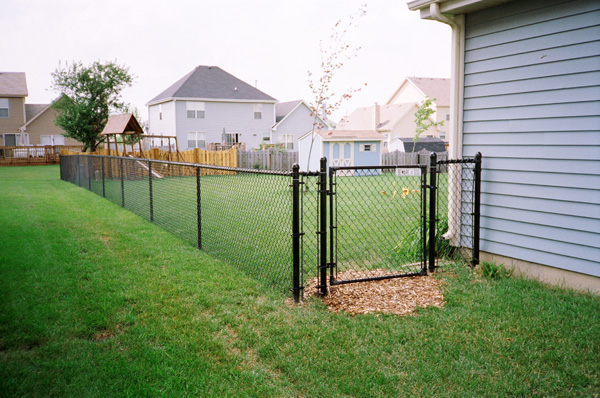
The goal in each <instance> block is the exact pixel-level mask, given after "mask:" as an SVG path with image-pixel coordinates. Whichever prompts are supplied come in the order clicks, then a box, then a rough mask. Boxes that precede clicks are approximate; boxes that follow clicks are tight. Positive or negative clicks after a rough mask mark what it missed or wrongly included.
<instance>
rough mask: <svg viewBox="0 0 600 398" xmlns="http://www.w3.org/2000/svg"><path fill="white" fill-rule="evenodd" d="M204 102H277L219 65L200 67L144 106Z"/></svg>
mask: <svg viewBox="0 0 600 398" xmlns="http://www.w3.org/2000/svg"><path fill="white" fill-rule="evenodd" d="M185 98H188V99H192V98H193V99H205V100H230V101H266V102H276V101H277V100H276V99H275V98H273V97H271V96H269V95H267V94H265V93H263V92H262V91H260V90H259V89H257V88H255V87H252V86H251V85H249V84H248V83H245V82H243V81H242V80H240V79H238V78H237V77H235V76H233V75H231V74H229V73H227V72H225V71H224V70H223V69H221V68H219V67H218V66H204V65H200V66H198V67H196V68H195V69H194V70H193V71H191V72H190V73H188V74H187V75H185V76H184V77H182V78H181V79H179V80H177V81H176V82H175V83H174V84H173V85H171V86H170V87H169V88H167V89H166V90H164V91H163V92H162V93H160V94H158V95H157V96H156V97H154V98H153V99H152V100H150V102H148V103H147V104H146V105H152V104H155V103H159V102H164V101H168V100H171V99H185Z"/></svg>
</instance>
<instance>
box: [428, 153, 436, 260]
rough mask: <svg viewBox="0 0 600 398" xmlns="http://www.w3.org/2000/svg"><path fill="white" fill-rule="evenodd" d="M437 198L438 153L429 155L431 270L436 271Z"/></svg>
mask: <svg viewBox="0 0 600 398" xmlns="http://www.w3.org/2000/svg"><path fill="white" fill-rule="evenodd" d="M436 200H437V155H436V153H435V152H432V153H431V156H430V157H429V272H433V271H435V254H436V253H435V249H436V245H437V242H436V239H435V237H436V227H437V225H436V221H437V218H436V217H437V214H436V209H435V203H436Z"/></svg>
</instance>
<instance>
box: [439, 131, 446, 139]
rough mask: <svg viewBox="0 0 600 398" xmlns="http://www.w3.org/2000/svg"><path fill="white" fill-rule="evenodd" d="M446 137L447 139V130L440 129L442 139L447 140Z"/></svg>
mask: <svg viewBox="0 0 600 398" xmlns="http://www.w3.org/2000/svg"><path fill="white" fill-rule="evenodd" d="M445 139H446V132H445V131H440V140H445Z"/></svg>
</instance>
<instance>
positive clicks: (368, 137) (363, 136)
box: [300, 130, 384, 141]
mask: <svg viewBox="0 0 600 398" xmlns="http://www.w3.org/2000/svg"><path fill="white" fill-rule="evenodd" d="M309 134H311V133H307V134H304V135H303V136H302V137H300V139H302V138H304V137H306V136H308V135H309ZM317 134H318V135H319V136H321V138H323V141H383V139H384V138H383V136H382V135H381V134H379V133H378V132H376V131H374V130H321V131H318V132H317Z"/></svg>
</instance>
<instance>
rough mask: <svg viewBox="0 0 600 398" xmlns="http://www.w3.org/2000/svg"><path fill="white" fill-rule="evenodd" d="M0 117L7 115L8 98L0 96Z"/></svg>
mask: <svg viewBox="0 0 600 398" xmlns="http://www.w3.org/2000/svg"><path fill="white" fill-rule="evenodd" d="M0 117H8V98H0Z"/></svg>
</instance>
